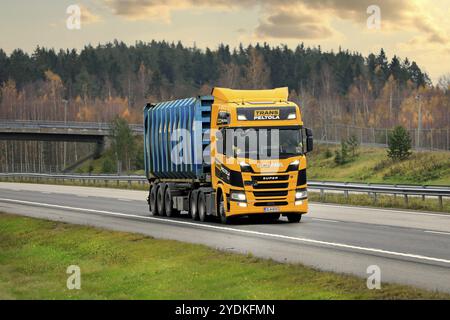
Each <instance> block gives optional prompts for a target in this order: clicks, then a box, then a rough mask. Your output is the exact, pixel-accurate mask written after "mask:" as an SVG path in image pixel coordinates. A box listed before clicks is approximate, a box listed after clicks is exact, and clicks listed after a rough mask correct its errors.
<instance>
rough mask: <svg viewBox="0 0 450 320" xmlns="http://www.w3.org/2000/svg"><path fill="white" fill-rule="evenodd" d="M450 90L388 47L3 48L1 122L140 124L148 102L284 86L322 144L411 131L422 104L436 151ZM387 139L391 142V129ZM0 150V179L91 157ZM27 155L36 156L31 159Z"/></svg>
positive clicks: (77, 151)
mask: <svg viewBox="0 0 450 320" xmlns="http://www.w3.org/2000/svg"><path fill="white" fill-rule="evenodd" d="M449 85H450V76H447V77H443V78H442V79H441V80H440V82H439V85H432V83H431V81H430V80H429V77H428V75H427V74H426V73H424V72H423V71H422V70H421V69H420V67H419V66H418V65H417V64H416V63H415V62H414V61H410V60H409V59H408V58H400V57H397V56H394V57H392V58H390V59H388V57H387V56H386V54H385V52H384V50H383V49H381V50H380V52H378V53H373V54H370V55H368V56H367V57H364V56H362V55H361V54H359V53H357V52H349V51H344V50H341V49H340V50H339V51H338V52H324V51H322V50H321V48H320V47H314V48H309V47H305V46H304V45H303V44H299V45H298V46H297V47H296V48H295V49H291V48H288V47H287V46H276V47H273V46H269V45H268V44H257V45H255V46H248V47H243V46H242V45H241V46H239V47H238V48H234V49H233V48H230V47H229V46H228V45H225V44H221V45H219V46H218V47H217V48H216V49H214V50H212V49H209V48H206V49H204V50H201V49H198V48H195V47H193V48H190V47H185V46H183V44H181V43H168V42H165V41H162V42H156V41H152V42H150V43H143V42H137V43H136V44H135V45H132V46H128V45H126V44H125V43H123V42H118V41H114V42H113V43H107V44H104V45H97V46H96V47H93V46H91V45H89V46H86V47H84V48H83V49H82V50H81V51H80V52H78V51H76V50H74V49H72V50H70V49H66V50H60V51H55V50H54V49H46V48H40V47H38V48H36V50H35V51H34V52H33V53H31V54H28V53H26V52H24V51H23V50H21V49H16V50H14V51H13V52H12V53H11V54H9V55H7V54H6V53H5V52H4V51H3V50H2V49H0V121H1V120H6V119H9V120H57V121H64V120H65V119H67V121H96V122H109V121H111V120H112V119H114V118H115V117H116V116H120V117H122V118H124V119H126V120H127V121H128V122H130V123H141V121H142V108H143V106H144V105H145V103H146V102H158V101H162V100H169V99H176V98H184V97H189V96H196V95H203V94H210V93H211V89H212V87H213V86H223V87H230V88H236V89H261V88H273V87H281V86H288V87H289V89H290V100H292V101H295V102H297V103H298V104H299V105H300V106H301V107H302V111H303V117H304V120H305V123H307V124H308V126H310V127H312V128H314V129H315V130H316V132H318V133H319V132H320V134H318V135H319V136H318V138H319V139H321V138H322V139H323V137H324V136H326V137H328V135H331V130H332V132H333V133H334V135H335V136H338V135H339V133H338V132H337V128H336V125H351V126H359V127H364V128H368V127H372V128H393V127H394V126H397V125H402V126H404V127H405V128H407V129H415V128H417V126H418V105H419V104H420V105H421V108H422V128H423V130H429V132H431V133H429V134H428V135H429V137H428V136H427V137H425V136H424V137H423V138H426V139H428V140H427V141H430V139H431V145H432V146H433V137H434V136H433V130H434V132H436V130H435V129H441V130H440V131H439V134H440V136H439V137H437V139H439V140H440V143H441V145H444V147H445V145H447V148H448V144H449V141H448V140H449V137H448V135H449V133H448V128H449V127H450V86H449ZM333 125H334V129H328V130H329V131H327V127H330V126H331V127H330V128H333V127H332V126H333ZM373 130H374V129H372V131H373ZM382 130H384V129H382ZM345 131H348V130H345ZM327 132H328V133H327ZM362 132H363V131H362V129H361V137H362V136H363V134H362ZM369 132H371V131H369ZM381 132H385V135H384V136H386V137H387V131H381ZM373 135H374V136H375V135H376V134H375V131H373ZM441 136H442V137H441ZM413 137H414V135H413ZM423 145H426V143H423ZM0 146H1V147H2V149H4V152H3V153H1V154H0V162H1V163H3V164H0V171H11V170H20V171H22V170H25V171H30V170H31V171H49V170H56V171H58V170H63V169H64V168H65V165H66V166H67V165H68V164H70V163H73V162H74V161H78V160H79V159H80V158H82V157H83V156H86V155H87V154H89V152H91V151H92V150H91V147H88V146H86V147H83V146H77V145H69V146H66V147H67V148H68V150H69V154H68V155H67V158H66V159H65V158H64V157H63V156H62V155H61V154H62V153H61V150H62V148H63V145H61V144H60V143H59V144H58V143H54V144H52V143H50V142H29V143H26V142H23V143H18V142H9V143H7V142H1V143H0ZM27 154H28V155H30V156H31V155H32V154H34V157H33V159H32V160H30V159H31V158H30V159H29V158H27ZM38 155H39V156H38ZM45 159H57V160H52V161H51V162H49V161H46V160H45ZM18 168H19V169H18ZM53 168H56V169H53Z"/></svg>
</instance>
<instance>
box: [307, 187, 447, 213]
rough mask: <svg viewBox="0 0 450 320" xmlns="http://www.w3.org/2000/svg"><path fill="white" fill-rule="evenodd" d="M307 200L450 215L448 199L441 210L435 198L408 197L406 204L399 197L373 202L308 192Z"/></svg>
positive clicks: (361, 196)
mask: <svg viewBox="0 0 450 320" xmlns="http://www.w3.org/2000/svg"><path fill="white" fill-rule="evenodd" d="M308 198H309V200H310V201H312V202H324V203H336V204H343V205H351V206H368V207H379V208H398V209H409V210H422V211H435V212H442V213H450V199H443V200H442V208H441V207H440V204H439V201H438V200H437V198H436V199H431V198H426V199H425V200H422V198H421V197H409V198H408V202H407V203H406V202H405V199H404V197H403V196H400V195H398V196H391V195H377V198H376V201H375V199H374V197H373V196H369V195H366V194H349V195H348V198H345V197H344V196H343V195H342V194H339V193H325V196H324V197H323V198H321V197H320V193H319V192H315V191H313V192H311V191H310V192H309V193H308Z"/></svg>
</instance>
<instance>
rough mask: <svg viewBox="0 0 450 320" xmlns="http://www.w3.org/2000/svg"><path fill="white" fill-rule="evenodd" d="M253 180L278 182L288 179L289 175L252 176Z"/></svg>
mask: <svg viewBox="0 0 450 320" xmlns="http://www.w3.org/2000/svg"><path fill="white" fill-rule="evenodd" d="M252 180H253V181H257V182H260V181H262V182H278V181H287V180H289V175H287V174H285V175H270V176H264V175H263V176H252Z"/></svg>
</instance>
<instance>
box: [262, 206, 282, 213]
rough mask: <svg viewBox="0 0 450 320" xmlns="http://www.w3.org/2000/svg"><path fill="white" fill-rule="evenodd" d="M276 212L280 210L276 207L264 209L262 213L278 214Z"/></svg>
mask: <svg viewBox="0 0 450 320" xmlns="http://www.w3.org/2000/svg"><path fill="white" fill-rule="evenodd" d="M278 211H280V208H278V207H269V208H264V212H278Z"/></svg>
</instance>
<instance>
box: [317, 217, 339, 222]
mask: <svg viewBox="0 0 450 320" xmlns="http://www.w3.org/2000/svg"><path fill="white" fill-rule="evenodd" d="M311 220H317V221H324V222H333V223H338V222H339V221H337V220H330V219H322V218H311Z"/></svg>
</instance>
